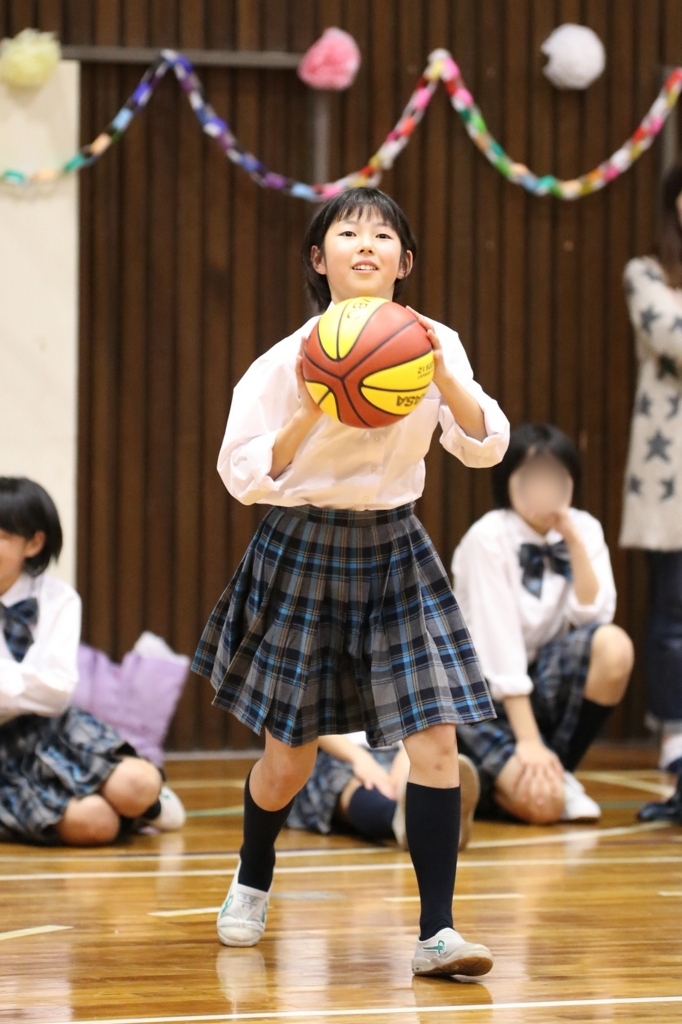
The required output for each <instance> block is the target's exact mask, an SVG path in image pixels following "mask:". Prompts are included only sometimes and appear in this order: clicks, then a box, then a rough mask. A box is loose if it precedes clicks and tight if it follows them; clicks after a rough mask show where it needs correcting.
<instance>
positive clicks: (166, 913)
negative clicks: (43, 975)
mask: <svg viewBox="0 0 682 1024" xmlns="http://www.w3.org/2000/svg"><path fill="white" fill-rule="evenodd" d="M661 895H663V894H662V893H659V896H661ZM679 895H680V896H682V893H680V894H679ZM272 898H273V899H274V900H277V899H281V898H282V895H281V894H280V895H279V897H278V895H277V893H276V892H275V893H273V897H272ZM419 899H420V897H419V896H384V897H383V901H384V903H418V902H419ZM454 899H455V902H457V903H459V902H460V901H461V900H522V899H523V893H520V892H473V893H462V894H459V893H455V897H454ZM219 910H220V907H219V906H217V907H189V908H188V909H186V910H149V911H148V912H147V917H194V916H197V917H198V916H200V915H201V914H217V913H218V911H219Z"/></svg>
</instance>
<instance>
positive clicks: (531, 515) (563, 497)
mask: <svg viewBox="0 0 682 1024" xmlns="http://www.w3.org/2000/svg"><path fill="white" fill-rule="evenodd" d="M492 472H493V491H494V496H495V502H496V504H497V506H498V508H497V510H496V511H494V512H489V513H488V514H487V515H485V516H483V518H482V519H479V520H478V522H476V523H474V525H473V526H472V527H471V529H470V530H469V531H468V532H467V533H466V535H465V536H464V538H463V539H462V541H461V543H460V545H459V546H458V548H457V550H456V551H455V553H454V556H453V560H452V571H453V577H454V589H455V593H456V595H457V600H458V602H459V604H460V606H461V608H462V613H463V615H464V619H465V622H466V623H467V626H468V627H469V629H470V631H471V634H472V637H473V640H474V644H475V646H476V651H477V653H478V656H479V658H480V660H481V664H482V665H483V671H484V674H485V676H486V678H487V680H488V683H489V685H490V688H491V691H492V695H493V698H494V701H495V710H496V711H497V716H498V717H497V719H496V720H494V721H490V722H482V723H480V724H476V725H465V726H461V727H460V726H458V727H457V738H458V743H459V748H460V750H461V751H463V752H464V753H466V754H468V755H469V757H470V758H471V759H472V761H473V762H474V764H475V765H476V767H477V768H478V771H479V773H480V777H481V789H482V796H481V803H480V804H479V809H480V812H481V813H491V812H494V811H495V808H496V807H497V808H501V809H502V811H503V812H506V813H507V814H511V815H512V816H513V817H515V818H518V819H521V820H522V821H527V822H532V823H536V824H539V823H550V822H555V821H590V820H596V819H598V818H599V816H600V814H601V811H600V808H599V806H598V804H596V803H595V802H594V801H593V800H591V799H590V798H589V797H588V796H587V794H586V793H585V791H584V790H583V788H582V786H581V785H580V783H579V782H578V780H577V779H576V778H575V777H574V776H573V775H572V774H571V773H572V772H573V770H574V769H575V768H576V766H577V765H578V764H579V762H580V759H581V758H582V756H583V754H584V753H585V751H586V750H587V748H588V747H589V746H590V744H591V743H592V742H593V740H594V739H595V737H596V736H597V733H598V732H599V730H600V728H601V726H602V725H603V724H604V722H605V721H606V719H607V717H608V715H609V712H610V711H611V708H612V707H613V706H614V705H615V704H617V703H618V702H619V701H620V699H621V697H622V696H623V693H624V692H625V688H626V686H627V682H628V679H629V677H630V672H631V670H632V663H633V648H632V643H631V641H630V638H629V637H628V636H627V634H626V633H624V632H623V630H622V629H620V628H619V627H618V626H615V625H612V619H613V615H614V612H615V607H616V590H615V585H614V581H613V574H612V571H611V562H610V558H609V552H608V548H607V546H606V542H605V540H604V534H603V531H602V528H601V526H600V524H599V523H598V522H597V520H596V519H594V518H593V517H592V516H591V515H589V513H587V512H583V511H579V510H578V509H576V508H572V507H571V502H572V498H573V493H574V489H575V487H576V485H577V484H578V482H579V477H580V459H579V455H578V452H577V449H576V447H575V445H574V444H573V442H572V441H570V440H569V438H568V437H566V435H565V434H563V433H562V432H561V431H560V430H558V429H557V428H556V427H553V426H549V425H537V424H526V425H525V426H522V427H518V428H517V429H516V430H514V431H512V435H511V441H510V444H509V449H508V451H507V453H506V455H505V457H504V459H503V460H502V462H501V463H500V465H498V466H496V467H495V468H494V469H493V471H492Z"/></svg>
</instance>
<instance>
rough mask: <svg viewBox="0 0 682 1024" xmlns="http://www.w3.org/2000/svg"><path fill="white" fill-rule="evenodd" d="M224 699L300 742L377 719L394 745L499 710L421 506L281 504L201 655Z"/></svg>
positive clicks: (252, 723) (380, 735) (372, 724)
mask: <svg viewBox="0 0 682 1024" xmlns="http://www.w3.org/2000/svg"><path fill="white" fill-rule="evenodd" d="M193 668H194V671H195V672H198V673H199V674H200V675H204V676H206V677H208V678H209V679H210V680H211V683H212V684H213V686H214V688H215V690H216V696H215V701H214V703H215V704H217V705H219V706H220V707H223V708H226V709H227V710H228V711H230V712H231V713H232V714H233V715H235V717H236V718H238V719H239V721H240V722H243V723H244V724H245V725H247V726H248V727H249V728H250V729H252V730H253V731H254V732H255V733H256V734H260V733H261V732H262V730H263V727H266V728H267V729H268V731H269V732H270V733H271V734H272V735H273V736H274V737H275V738H276V739H278V740H281V741H282V742H283V743H286V744H288V745H289V746H292V747H297V746H300V745H301V744H304V743H309V742H311V741H312V740H315V739H316V738H317V737H318V736H321V735H331V734H335V733H348V732H356V731H359V730H361V729H364V730H365V732H366V733H367V738H368V742H369V744H370V746H372V747H383V746H389V745H390V744H392V743H395V742H397V741H398V740H401V739H404V738H405V737H406V736H409V735H410V734H412V733H415V732H420V731H421V730H423V729H427V728H429V727H430V726H433V725H438V724H442V723H452V724H459V723H462V722H480V721H483V720H484V719H486V718H492V717H494V714H495V712H494V710H493V706H492V701H491V698H490V694H489V692H488V687H487V684H486V682H485V680H484V679H483V676H482V674H481V670H480V668H479V664H478V660H477V658H476V653H475V651H474V648H473V644H472V641H471V637H470V636H469V633H468V631H467V628H466V626H465V625H464V621H463V619H462V616H461V613H460V611H459V608H458V606H457V602H456V601H455V597H454V594H453V593H452V588H451V586H450V583H449V580H448V577H447V575H446V572H445V570H444V568H443V565H442V563H441V561H440V559H439V558H438V555H437V554H436V551H435V549H434V547H433V545H432V543H431V541H430V539H429V537H428V535H427V534H426V532H425V530H424V528H423V526H422V525H421V523H420V522H419V520H418V519H417V518H416V516H415V515H414V506H413V505H411V504H410V505H403V506H402V507H400V508H396V509H387V510H382V511H378V512H348V511H340V510H334V509H320V508H315V507H313V506H310V505H306V506H302V507H296V508H281V507H275V508H272V509H270V511H269V512H268V513H267V515H266V516H265V517H264V519H263V520H262V522H261V524H260V526H259V528H258V530H257V531H256V534H255V536H254V538H253V540H252V541H251V544H250V545H249V547H248V549H247V551H246V554H245V555H244V558H243V559H242V562H241V564H240V566H239V568H238V569H237V571H236V573H235V575H234V576H233V578H232V581H231V582H230V584H229V586H228V587H227V590H226V591H225V592H224V594H223V595H222V597H221V598H220V601H219V602H218V604H217V605H216V607H215V608H214V610H213V612H212V614H211V617H210V619H209V621H208V624H207V626H206V629H205V630H204V634H203V636H202V638H201V641H200V643H199V647H198V650H197V652H196V655H195V657H194V664H193Z"/></svg>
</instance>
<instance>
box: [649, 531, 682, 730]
mask: <svg viewBox="0 0 682 1024" xmlns="http://www.w3.org/2000/svg"><path fill="white" fill-rule="evenodd" d="M647 555H648V559H649V573H650V580H651V606H650V610H649V621H648V624H647V633H646V645H645V663H646V679H647V697H648V704H649V710H650V711H651V713H652V714H653V715H655V716H656V718H660V719H661V720H662V721H664V722H671V721H682V551H649V552H647Z"/></svg>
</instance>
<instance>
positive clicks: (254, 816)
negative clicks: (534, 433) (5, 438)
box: [194, 188, 509, 975]
mask: <svg viewBox="0 0 682 1024" xmlns="http://www.w3.org/2000/svg"><path fill="white" fill-rule="evenodd" d="M415 255H416V243H415V240H414V237H413V235H412V231H411V229H410V227H409V224H408V223H407V220H406V218H405V216H404V214H403V212H402V211H401V210H400V208H399V207H398V206H397V204H396V203H395V202H394V201H393V200H392V199H391V198H389V197H388V196H386V195H385V194H383V193H382V192H379V191H377V190H374V189H365V188H358V189H350V190H349V191H347V192H344V193H342V194H340V195H339V196H337V197H335V198H334V199H332V200H331V201H330V202H329V203H327V204H326V205H325V206H324V207H322V208H321V209H320V210H319V211H318V213H317V214H316V215H315V217H314V218H313V220H312V222H311V225H310V227H309V229H308V232H307V235H306V238H305V240H304V244H303V264H304V268H305V274H306V280H307V284H308V287H309V291H310V294H311V295H312V297H313V299H314V301H315V303H316V305H317V307H318V309H319V310H320V311H322V310H324V309H326V308H327V307H328V306H329V304H330V303H334V304H335V303H338V302H340V301H342V300H345V299H349V298H357V297H361V296H368V297H378V298H384V299H387V300H392V299H393V297H394V296H395V295H396V294H398V293H399V291H400V289H401V287H402V286H403V284H404V281H405V279H406V278H407V277H408V275H409V273H410V271H411V270H412V266H413V262H414V258H415ZM419 319H420V322H421V323H422V325H423V326H424V327H425V329H426V330H427V332H428V337H429V339H430V342H431V345H432V346H433V353H434V363H435V371H434V377H433V381H432V383H431V384H430V386H429V388H428V391H427V392H426V395H425V397H424V399H423V400H422V401H421V402H420V403H419V404H418V405H417V406H416V408H415V409H414V410H413V411H412V412H411V413H410V414H409V415H408V416H405V417H402V418H401V419H400V421H399V422H397V423H395V424H394V425H391V426H388V427H382V428H377V429H367V430H364V429H359V428H356V427H351V426H346V425H345V424H343V423H341V422H339V421H338V420H336V419H333V418H332V417H331V416H328V415H326V414H325V413H323V412H322V411H321V410H320V408H319V407H318V405H317V404H316V403H315V401H314V400H313V398H312V397H311V396H310V394H309V392H308V389H307V388H306V386H305V382H304V380H303V376H302V369H301V359H302V355H301V349H302V347H303V345H304V344H305V341H306V339H307V338H308V336H309V335H310V333H311V331H312V329H313V327H314V326H315V324H316V322H317V318H316V317H315V318H313V319H311V320H309V321H308V322H307V323H306V324H304V325H303V326H302V327H301V328H300V329H299V330H298V331H296V332H295V333H294V334H293V335H291V336H290V337H288V338H286V339H284V341H281V342H279V343H278V344H276V345H274V346H273V348H271V349H270V350H269V351H268V352H266V353H265V354H264V355H262V356H261V357H260V358H259V359H257V360H256V362H255V363H254V364H253V365H252V366H251V368H250V369H249V370H248V371H247V373H246V374H245V375H244V377H243V378H242V380H241V381H240V382H239V383H238V384H237V386H236V388H235V391H234V397H233V402H232V407H231V410H230V415H229V419H228V423H227V430H226V433H225V439H224V442H223V446H222V449H221V452H220V457H219V462H218V470H219V472H220V475H221V477H222V479H223V480H224V482H225V485H226V486H227V489H228V490H229V491H230V493H231V494H232V495H233V496H234V497H236V498H237V499H238V500H239V501H241V502H243V503H244V504H247V505H249V504H253V503H254V502H256V503H262V504H267V505H270V506H272V507H271V508H270V510H269V512H268V513H267V514H266V515H265V517H264V519H263V521H262V522H261V524H260V526H259V528H258V530H257V532H256V535H255V537H254V539H253V541H252V542H251V544H250V545H249V548H248V550H247V552H246V554H245V555H244V558H243V559H242V562H241V564H240V566H239V568H238V569H237V571H236V573H235V575H234V577H233V579H232V581H231V582H230V584H229V586H228V588H227V590H226V591H225V593H224V594H223V596H222V597H221V599H220V601H219V602H218V604H217V606H216V607H215V609H214V611H213V613H212V614H211V617H210V619H209V622H208V625H207V626H206V629H205V631H204V635H203V637H202V640H201V642H200V644H199V649H198V651H197V654H196V656H195V660H194V667H195V669H196V671H198V672H199V673H201V674H203V675H205V676H208V677H209V678H210V679H211V682H212V683H213V685H214V687H215V689H216V691H217V693H216V698H215V703H216V704H218V705H219V706H221V707H224V708H226V709H228V710H229V711H231V712H232V714H234V715H235V716H236V717H237V718H238V719H239V720H240V721H241V722H244V723H245V724H246V725H248V726H249V727H250V728H251V729H253V731H254V732H255V733H257V734H260V733H261V732H262V731H263V729H265V751H264V754H263V757H262V758H261V760H260V761H258V762H257V764H256V765H255V766H254V767H253V769H252V771H251V773H250V775H249V777H248V779H247V782H246V786H245V791H244V839H243V845H242V847H241V851H240V862H239V865H238V868H237V872H236V874H235V877H234V879H233V881H232V885H231V887H230V891H229V893H228V895H227V898H226V900H225V903H224V904H223V906H222V908H221V910H220V913H219V916H218V933H219V936H220V939H221V941H222V942H223V943H224V944H225V945H231V946H250V945H254V944H255V943H256V942H258V940H259V939H260V937H261V935H262V934H263V931H264V927H265V919H266V913H267V907H268V898H269V894H270V889H271V885H272V878H273V871H274V865H275V840H276V838H277V836H278V834H279V832H280V830H281V828H282V827H283V825H284V823H285V821H286V819H287V816H288V814H289V812H290V810H291V806H292V802H293V800H294V797H295V796H296V794H297V793H298V791H299V790H300V789H301V787H302V786H303V785H304V784H305V782H306V779H307V778H308V776H309V774H310V772H311V770H312V767H313V765H314V763H315V758H316V754H317V741H318V737H319V736H325V735H334V734H341V733H349V732H354V731H359V730H364V731H365V732H366V734H367V738H368V742H369V744H370V746H371V747H373V748H374V747H381V746H386V745H389V744H392V743H395V742H397V741H399V740H402V741H403V743H404V746H405V750H406V751H407V755H408V757H409V760H410V775H409V781H408V783H407V791H406V798H405V829H406V835H407V843H408V847H409V850H410V855H411V857H412V862H413V864H414V869H415V873H416V877H417V884H418V888H419V894H420V899H421V916H420V928H421V932H420V937H419V941H418V942H417V947H416V951H415V955H414V958H413V961H412V969H413V971H414V973H415V974H449V975H454V974H468V975H479V974H485V973H486V972H487V971H489V970H490V968H491V966H492V957H491V955H490V952H489V951H488V950H487V949H486V947H485V946H482V945H479V944H476V943H470V942H466V941H465V940H464V939H463V938H462V936H461V935H460V934H459V933H458V932H456V931H455V930H454V928H453V920H452V896H453V891H454V883H455V872H456V866H457V849H458V836H459V828H460V790H459V774H458V759H457V745H456V739H455V726H456V725H457V724H459V723H464V722H478V721H482V720H484V719H487V718H490V717H493V715H494V711H493V708H492V703H491V698H490V695H489V692H488V689H487V686H486V683H485V681H484V679H483V677H482V675H481V671H480V668H479V665H478V661H477V659H476V654H475V651H474V649H473V645H472V642H471V639H470V637H469V634H468V632H467V630H466V627H465V625H464V622H463V620H462V617H461V614H460V612H459V609H458V607H457V603H456V601H455V598H454V595H453V593H452V590H451V587H450V584H449V581H448V577H447V574H446V572H445V570H444V568H443V566H442V564H441V562H440V560H439V558H438V556H437V554H436V552H435V550H434V548H433V545H432V543H431V541H430V540H429V538H428V536H427V535H426V533H425V531H424V528H423V527H422V526H421V524H420V523H419V521H418V520H417V519H416V517H415V515H414V502H415V501H416V499H417V498H418V497H419V496H420V495H421V493H422V490H423V485H424V456H425V455H426V452H427V451H428V449H429V446H430V442H431V436H432V434H433V432H434V430H435V428H436V426H437V425H439V424H440V427H441V431H442V433H441V438H440V440H441V444H442V445H443V446H444V447H445V448H446V450H447V451H449V452H451V453H452V454H453V455H456V456H457V457H458V458H459V459H460V460H461V461H462V462H463V463H464V464H465V465H467V466H471V467H487V466H492V465H494V464H496V463H497V462H499V461H500V459H501V458H502V456H503V455H504V452H505V450H506V447H507V444H508V436H509V424H508V422H507V420H506V418H505V416H504V415H503V413H502V412H501V411H500V409H499V407H498V405H497V403H496V402H495V401H493V400H492V399H490V398H488V397H487V396H486V395H485V394H484V393H483V391H482V389H481V388H480V387H479V385H478V384H476V383H475V382H474V380H473V375H472V371H471V367H470V365H469V362H468V359H467V356H466V353H465V351H464V348H463V347H462V345H461V343H460V341H459V338H458V336H457V335H456V334H455V332H454V331H452V330H450V329H449V328H447V327H444V326H442V325H440V324H436V323H431V322H429V321H426V320H423V319H422V318H421V317H419Z"/></svg>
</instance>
